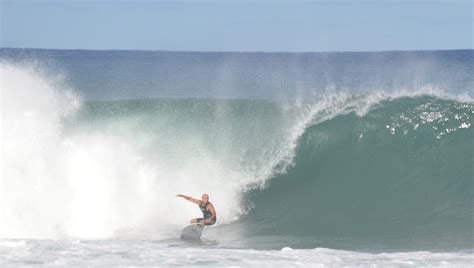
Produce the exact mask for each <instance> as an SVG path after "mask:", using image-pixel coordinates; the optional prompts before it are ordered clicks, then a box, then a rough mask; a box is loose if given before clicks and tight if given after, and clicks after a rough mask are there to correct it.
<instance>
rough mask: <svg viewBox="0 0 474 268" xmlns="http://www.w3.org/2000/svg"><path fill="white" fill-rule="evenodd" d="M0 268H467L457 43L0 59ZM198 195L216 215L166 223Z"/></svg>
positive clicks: (463, 105) (466, 133)
mask: <svg viewBox="0 0 474 268" xmlns="http://www.w3.org/2000/svg"><path fill="white" fill-rule="evenodd" d="M0 70H1V80H2V81H1V91H2V94H1V96H2V97H1V98H2V99H1V103H2V117H1V118H2V119H1V125H2V128H1V129H2V131H1V137H2V155H1V162H0V163H1V168H2V176H1V179H0V265H14V266H17V265H36V264H40V265H113V266H115V265H133V266H140V265H254V266H261V265H265V266H269V265H284V266H288V265H290V266H299V265H301V266H305V265H312V266H356V267H357V266H359V267H367V266H384V267H385V266H397V267H398V266H426V267H433V266H449V267H452V266H459V267H465V266H468V265H471V264H472V263H473V262H474V252H473V249H474V229H473V228H474V222H473V218H474V209H473V208H474V203H473V197H474V187H473V182H474V170H473V166H474V165H473V164H474V156H473V154H474V144H473V138H474V130H473V124H474V119H473V116H474V102H473V100H472V97H473V96H474V89H473V77H474V75H473V74H474V51H473V50H458V51H414V52H366V53H196V52H151V51H145V52H144V51H82V50H34V49H0ZM178 193H182V194H186V195H191V196H194V197H199V196H200V195H201V194H202V193H208V194H209V195H210V201H211V202H213V204H214V205H215V207H216V209H217V214H218V222H217V224H216V225H215V226H212V227H209V228H206V229H205V230H204V232H203V237H202V240H201V241H199V242H189V241H182V240H181V239H180V238H179V235H180V230H181V228H183V227H184V226H186V225H187V223H188V222H189V220H190V219H191V218H195V217H199V216H200V211H199V209H198V208H197V207H196V206H195V205H193V204H191V203H188V202H186V201H184V200H182V199H178V198H176V197H175V195H176V194H178Z"/></svg>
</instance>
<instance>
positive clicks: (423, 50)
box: [0, 47, 474, 54]
mask: <svg viewBox="0 0 474 268" xmlns="http://www.w3.org/2000/svg"><path fill="white" fill-rule="evenodd" d="M0 49H25V50H64V51H67V50H74V51H95V52H165V53H236V54H237V53H249V54H252V53H262V54H263V53H268V54H271V53H273V54H310V53H370V52H379V53H380V52H436V51H463V50H474V48H450V49H393V50H391V49H389V50H339V51H337V50H336V51H329V50H328V51H250V50H242V51H235V50H234V51H232V50H223V51H218V50H166V49H163V50H161V49H157V50H152V49H115V48H112V49H87V48H34V47H0Z"/></svg>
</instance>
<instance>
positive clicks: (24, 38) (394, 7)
mask: <svg viewBox="0 0 474 268" xmlns="http://www.w3.org/2000/svg"><path fill="white" fill-rule="evenodd" d="M0 1H1V17H2V18H1V46H2V47H29V48H61V49H136V50H173V51H298V52H301V51H380V50H433V49H465V48H472V47H473V45H472V44H473V33H472V23H473V22H472V16H473V15H472V13H473V2H472V0H468V1H463V0H445V1H444V0H443V1H436V0H433V1H420V0H418V1H409V0H399V1H395V0H379V1H342V0H335V1H322V0H319V1H317V0H315V1H302V0H294V1H289V0H287V1H285V0H283V1H282V0H277V1H265V0H260V1H258V0H257V1H232V0H220V1H214V0H212V1H211V0H207V1H206V0H202V1H200V0H195V1H191V0H181V1H180V0H178V1H151V0H141V1H138V0H135V1H131V0H130V1H111V0H108V1H103V0H102V1H89V0H82V1H58V0H56V1H47V0H39V1H33V0H29V1H27V0H16V1H11V0H8V1H7V0H0Z"/></svg>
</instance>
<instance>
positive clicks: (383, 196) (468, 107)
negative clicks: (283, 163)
mask: <svg viewBox="0 0 474 268" xmlns="http://www.w3.org/2000/svg"><path fill="white" fill-rule="evenodd" d="M473 113H474V106H473V105H472V104H469V103H459V102H456V101H450V100H442V99H437V98H433V97H415V98H408V97H405V98H400V99H395V100H391V101H384V102H381V103H379V104H378V105H377V107H375V108H374V109H373V110H371V111H370V112H368V113H367V114H365V115H363V116H357V115H356V114H354V113H350V114H346V115H339V116H337V117H335V118H333V119H331V120H328V121H325V122H322V123H319V124H316V125H312V126H310V127H308V128H307V129H306V130H305V132H304V134H303V135H302V136H301V137H300V139H299V140H298V145H297V148H296V152H295V156H294V159H293V166H292V167H291V168H289V169H288V171H287V172H286V173H284V174H279V175H276V176H274V177H273V178H271V179H270V180H269V181H268V185H267V186H266V188H264V189H256V190H252V191H249V192H247V195H246V200H247V201H248V202H249V203H250V204H251V205H252V207H253V209H252V210H251V211H250V212H249V214H248V215H247V217H246V218H245V220H243V222H246V223H254V226H258V228H256V229H255V230H253V231H252V232H250V233H252V235H263V234H265V235H296V236H316V237H351V238H368V237H372V238H374V237H375V238H377V237H387V236H392V237H398V238H399V239H400V238H401V239H406V240H407V241H410V240H412V239H415V240H417V239H419V238H427V239H434V240H435V241H437V243H443V241H441V240H442V239H446V238H448V239H449V238H451V239H455V240H461V241H457V242H454V243H453V244H455V245H464V246H467V247H469V244H471V245H472V241H473V240H472V234H473V226H474V225H473V218H472V215H473V213H472V212H473V196H474V191H473V174H474V173H473V163H474V161H473V150H474V147H473V138H474V135H473V134H474V131H473V128H472V124H473V123H474V120H473V118H472V117H473V115H474V114H473Z"/></svg>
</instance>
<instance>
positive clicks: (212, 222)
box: [196, 218, 217, 225]
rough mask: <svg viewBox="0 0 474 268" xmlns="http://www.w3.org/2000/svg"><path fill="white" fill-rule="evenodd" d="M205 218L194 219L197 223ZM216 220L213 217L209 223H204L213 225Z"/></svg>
mask: <svg viewBox="0 0 474 268" xmlns="http://www.w3.org/2000/svg"><path fill="white" fill-rule="evenodd" d="M203 220H205V219H204V218H197V219H196V221H197V222H198V223H200V222H201V221H203ZM216 220H217V219H213V220H212V221H211V222H210V223H208V224H206V225H214V224H215V223H216Z"/></svg>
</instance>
